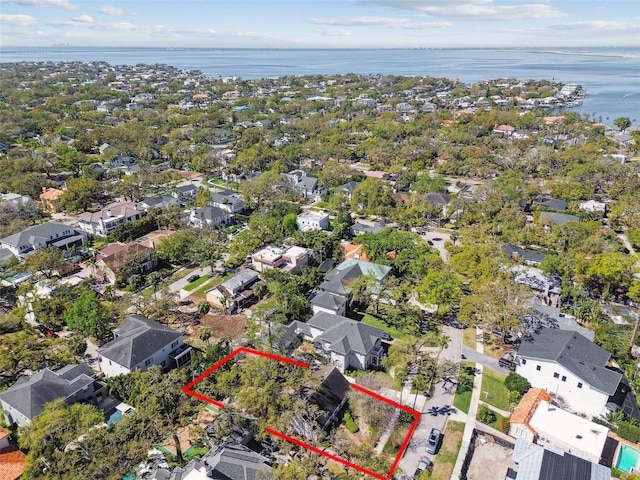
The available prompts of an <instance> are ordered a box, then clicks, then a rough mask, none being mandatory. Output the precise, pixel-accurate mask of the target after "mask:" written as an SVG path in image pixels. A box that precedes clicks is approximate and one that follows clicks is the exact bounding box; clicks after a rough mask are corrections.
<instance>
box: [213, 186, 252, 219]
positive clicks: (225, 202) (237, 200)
mask: <svg viewBox="0 0 640 480" xmlns="http://www.w3.org/2000/svg"><path fill="white" fill-rule="evenodd" d="M211 204H212V205H213V206H214V207H218V208H221V209H222V210H226V211H227V212H229V213H242V211H243V210H244V200H243V199H242V198H241V197H240V195H238V194H237V193H235V192H234V191H233V190H223V191H221V192H218V193H214V194H213V195H212V196H211Z"/></svg>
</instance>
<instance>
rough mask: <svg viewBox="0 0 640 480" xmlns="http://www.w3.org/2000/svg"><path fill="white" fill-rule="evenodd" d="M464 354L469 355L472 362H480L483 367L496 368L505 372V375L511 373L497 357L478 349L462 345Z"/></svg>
mask: <svg viewBox="0 0 640 480" xmlns="http://www.w3.org/2000/svg"><path fill="white" fill-rule="evenodd" d="M462 354H463V355H464V356H465V357H467V360H468V361H470V362H475V363H479V364H480V365H482V366H483V367H487V368H490V369H491V370H495V371H496V372H500V373H504V374H505V375H508V374H510V373H511V370H508V369H506V368H503V367H501V366H500V365H498V360H497V359H495V358H493V357H490V356H489V355H485V354H484V353H480V352H478V351H477V350H474V349H472V348H470V347H467V346H466V345H464V346H463V347H462Z"/></svg>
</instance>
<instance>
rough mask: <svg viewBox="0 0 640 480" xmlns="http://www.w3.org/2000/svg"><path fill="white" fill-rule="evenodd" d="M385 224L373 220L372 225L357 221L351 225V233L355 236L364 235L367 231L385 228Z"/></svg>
mask: <svg viewBox="0 0 640 480" xmlns="http://www.w3.org/2000/svg"><path fill="white" fill-rule="evenodd" d="M384 227H385V224H384V223H380V222H372V223H371V225H369V224H366V223H360V222H356V223H354V224H353V225H351V234H352V235H354V236H358V235H364V234H365V233H379V232H381V231H382V229H384Z"/></svg>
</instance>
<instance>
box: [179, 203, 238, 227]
mask: <svg viewBox="0 0 640 480" xmlns="http://www.w3.org/2000/svg"><path fill="white" fill-rule="evenodd" d="M229 222H231V217H230V216H229V212H227V211H226V210H223V209H221V208H218V207H212V206H211V205H207V206H206V207H201V208H194V209H193V210H191V213H189V223H190V224H191V225H193V226H194V227H197V228H202V227H204V226H205V225H213V226H215V227H218V226H220V225H227V224H229Z"/></svg>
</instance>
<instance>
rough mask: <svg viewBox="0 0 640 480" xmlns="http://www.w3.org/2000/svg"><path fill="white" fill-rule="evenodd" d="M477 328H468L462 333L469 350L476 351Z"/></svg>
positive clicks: (463, 340)
mask: <svg viewBox="0 0 640 480" xmlns="http://www.w3.org/2000/svg"><path fill="white" fill-rule="evenodd" d="M476 331H477V330H476V327H468V328H465V329H464V330H463V331H462V342H463V343H464V344H465V345H466V346H467V347H469V348H473V349H474V350H475V349H476Z"/></svg>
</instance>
